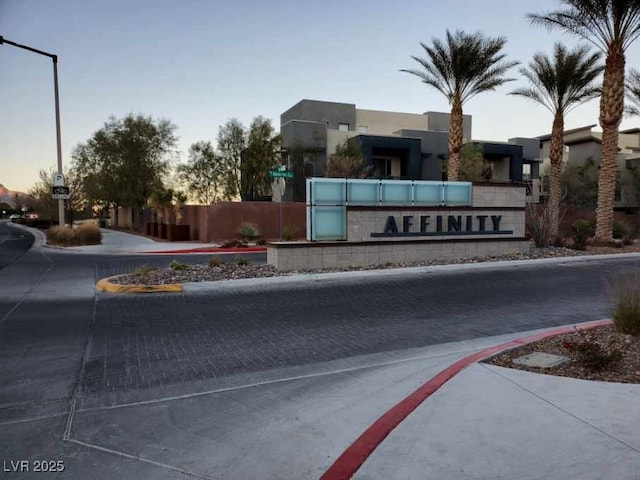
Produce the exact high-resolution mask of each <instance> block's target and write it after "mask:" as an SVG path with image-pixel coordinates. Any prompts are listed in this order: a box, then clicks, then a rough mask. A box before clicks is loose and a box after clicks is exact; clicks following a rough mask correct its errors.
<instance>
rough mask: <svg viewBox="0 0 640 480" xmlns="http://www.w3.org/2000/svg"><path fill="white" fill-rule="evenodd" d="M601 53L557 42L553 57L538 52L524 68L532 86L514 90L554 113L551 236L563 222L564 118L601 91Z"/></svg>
mask: <svg viewBox="0 0 640 480" xmlns="http://www.w3.org/2000/svg"><path fill="white" fill-rule="evenodd" d="M601 58H602V55H601V54H600V52H597V53H590V52H589V48H588V47H586V46H583V47H577V48H576V49H575V50H572V51H569V50H567V48H566V47H565V46H564V45H562V44H560V43H556V44H555V46H554V49H553V58H549V57H548V56H546V55H544V54H542V53H536V54H535V55H534V56H533V60H532V61H531V62H530V63H529V68H521V69H520V73H521V74H522V75H523V76H524V77H525V78H526V79H527V80H528V81H529V86H528V87H523V88H518V89H516V90H514V91H513V92H511V94H512V95H520V96H523V97H526V98H528V99H530V100H533V101H534V102H537V103H539V104H541V105H543V106H544V107H546V108H547V110H549V111H550V112H551V114H552V115H553V126H552V128H551V151H550V154H549V158H550V160H551V173H550V175H549V200H548V202H547V204H546V207H545V208H547V209H548V213H549V221H550V225H549V236H550V238H553V239H555V238H557V236H558V233H559V223H560V166H561V163H562V153H563V152H562V150H563V143H564V117H565V115H566V114H567V113H568V112H569V111H570V110H572V109H573V108H575V107H577V106H578V105H581V104H583V103H585V102H588V101H589V100H592V99H594V98H596V97H597V96H598V95H599V94H600V89H599V88H598V87H597V86H595V85H594V81H595V79H596V78H597V77H598V75H600V73H601V72H602V70H603V68H604V67H603V66H602V64H601V63H600V59H601Z"/></svg>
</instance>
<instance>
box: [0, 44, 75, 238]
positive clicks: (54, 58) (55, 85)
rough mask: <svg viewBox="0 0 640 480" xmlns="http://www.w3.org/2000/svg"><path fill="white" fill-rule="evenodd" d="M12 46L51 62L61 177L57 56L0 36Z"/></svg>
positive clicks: (61, 213) (61, 202)
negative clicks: (42, 56) (48, 59)
mask: <svg viewBox="0 0 640 480" xmlns="http://www.w3.org/2000/svg"><path fill="white" fill-rule="evenodd" d="M5 43H6V44H7V45H13V46H14V47H18V48H22V49H23V50H28V51H30V52H33V53H37V54H39V55H44V56H45V57H49V58H50V59H51V60H52V61H53V91H54V99H55V109H56V142H57V151H58V175H63V173H62V139H61V133H60V98H59V93H58V56H57V55H54V54H52V53H48V52H44V51H42V50H38V49H37V48H32V47H28V46H26V45H21V44H19V43H16V42H12V41H10V40H7V39H6V38H4V37H3V36H2V35H0V45H2V44H5ZM58 223H59V224H60V226H61V227H62V226H64V200H63V199H58Z"/></svg>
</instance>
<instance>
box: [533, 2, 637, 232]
mask: <svg viewBox="0 0 640 480" xmlns="http://www.w3.org/2000/svg"><path fill="white" fill-rule="evenodd" d="M561 3H562V5H563V7H562V8H561V9H559V10H556V11H553V12H548V13H544V14H529V15H527V17H528V18H529V19H530V20H531V22H532V23H533V24H534V25H543V26H546V27H549V28H552V29H553V28H557V29H560V30H563V31H565V32H568V33H571V34H573V35H576V36H578V37H580V38H582V39H583V40H587V41H588V42H590V43H592V44H593V45H595V46H596V47H597V48H599V49H600V50H601V51H602V52H603V53H604V54H605V55H606V61H605V68H604V78H603V80H602V94H601V96H600V126H601V127H602V158H601V160H600V178H599V181H598V207H597V209H596V233H595V237H596V239H598V240H600V241H611V240H612V238H613V201H614V196H615V190H616V167H617V162H616V156H617V153H618V127H619V126H620V121H621V120H622V114H623V111H624V73H625V72H624V68H625V60H626V59H625V51H626V50H627V48H628V47H629V46H630V45H631V44H632V43H633V42H634V41H635V40H637V39H638V36H640V0H562V2H561Z"/></svg>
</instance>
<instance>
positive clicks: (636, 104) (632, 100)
mask: <svg viewBox="0 0 640 480" xmlns="http://www.w3.org/2000/svg"><path fill="white" fill-rule="evenodd" d="M626 88H627V93H626V100H627V101H628V104H627V105H626V106H625V109H624V111H625V113H626V114H627V115H630V116H635V117H640V72H639V71H638V70H630V71H629V75H627V83H626Z"/></svg>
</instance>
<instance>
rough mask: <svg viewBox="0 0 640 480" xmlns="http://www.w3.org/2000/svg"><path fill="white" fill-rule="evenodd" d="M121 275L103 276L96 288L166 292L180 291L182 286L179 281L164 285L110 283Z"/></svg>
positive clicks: (109, 290)
mask: <svg viewBox="0 0 640 480" xmlns="http://www.w3.org/2000/svg"><path fill="white" fill-rule="evenodd" d="M120 276H121V275H115V276H113V277H107V278H103V279H101V280H98V282H97V283H96V290H97V291H99V292H106V293H168V292H182V290H183V287H182V284H180V283H169V284H166V285H119V284H117V283H111V282H110V280H112V279H114V278H118V277H120Z"/></svg>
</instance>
